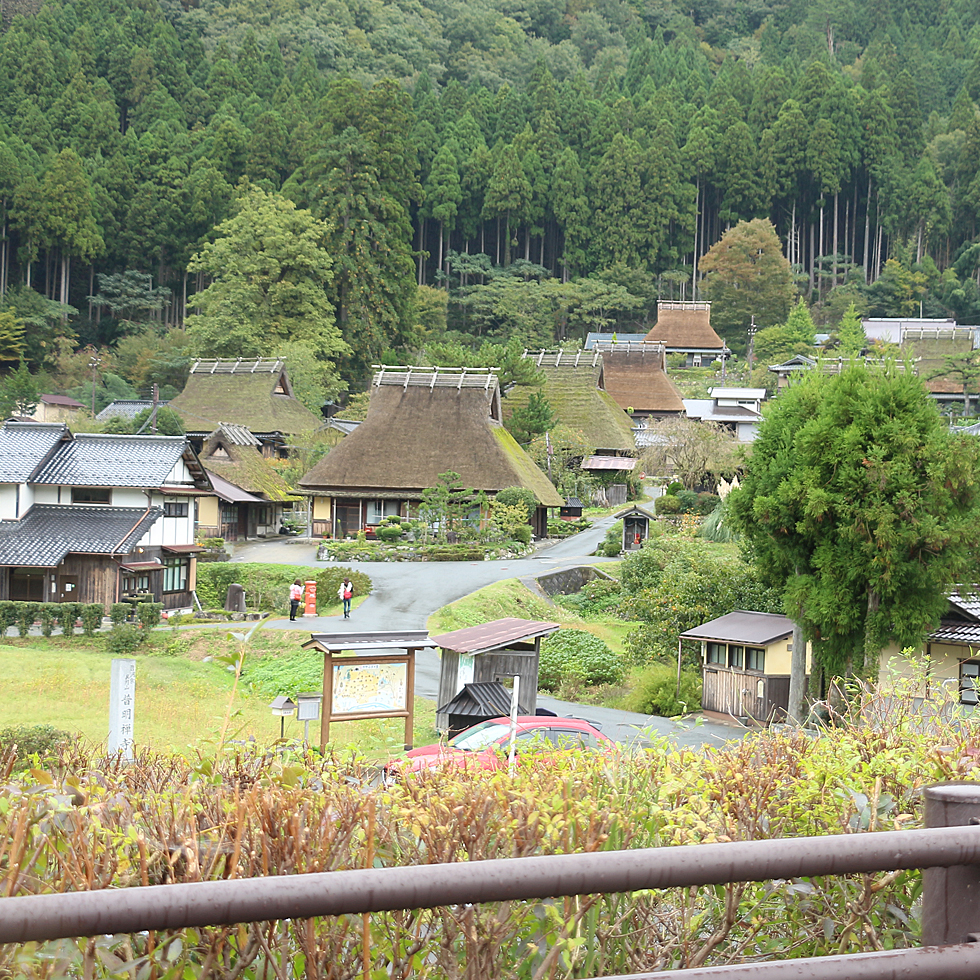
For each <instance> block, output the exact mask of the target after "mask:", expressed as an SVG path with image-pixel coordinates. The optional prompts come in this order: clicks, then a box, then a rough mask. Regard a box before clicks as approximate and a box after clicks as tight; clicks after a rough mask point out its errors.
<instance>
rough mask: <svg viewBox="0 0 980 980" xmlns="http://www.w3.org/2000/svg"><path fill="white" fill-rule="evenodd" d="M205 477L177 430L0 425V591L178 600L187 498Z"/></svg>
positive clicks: (184, 568)
mask: <svg viewBox="0 0 980 980" xmlns="http://www.w3.org/2000/svg"><path fill="white" fill-rule="evenodd" d="M209 491H210V483H209V482H208V478H207V474H206V473H205V472H204V470H203V468H202V467H201V465H200V463H199V462H198V460H197V457H196V455H195V454H194V452H193V450H192V449H191V447H190V446H189V445H188V443H187V440H186V439H185V438H184V437H183V436H124V435H104V434H99V433H78V434H77V435H72V433H71V432H70V431H69V430H68V427H67V426H65V425H53V424H45V423H18V422H7V423H6V424H5V425H4V426H3V428H2V429H0V598H5V599H22V600H34V601H55V602H61V601H77V602H100V603H102V604H103V605H105V606H108V605H109V604H110V603H113V602H117V601H119V600H120V598H121V597H122V596H124V595H135V594H143V595H145V596H147V597H148V598H149V599H152V600H154V601H160V602H163V603H164V605H165V606H166V607H167V608H181V607H188V606H190V604H191V593H192V590H193V588H194V572H195V557H194V554H195V552H196V551H198V550H200V549H199V548H198V547H197V546H196V545H195V544H194V521H195V499H196V498H197V497H198V496H200V495H202V494H204V493H207V492H209Z"/></svg>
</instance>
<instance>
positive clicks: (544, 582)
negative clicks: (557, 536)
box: [537, 565, 612, 595]
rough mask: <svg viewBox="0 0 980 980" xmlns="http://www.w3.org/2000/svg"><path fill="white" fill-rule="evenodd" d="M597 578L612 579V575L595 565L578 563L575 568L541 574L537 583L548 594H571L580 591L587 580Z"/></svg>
mask: <svg viewBox="0 0 980 980" xmlns="http://www.w3.org/2000/svg"><path fill="white" fill-rule="evenodd" d="M595 578H604V579H608V580H609V581H612V576H610V575H607V574H606V573H605V572H603V571H601V570H600V569H598V568H596V567H595V566H593V565H577V566H576V567H575V568H563V569H561V571H558V572H549V573H548V574H547V575H539V576H538V577H537V583H538V585H540V586H541V590H542V592H544V593H545V594H546V595H571V594H572V593H573V592H580V591H581V589H582V586H583V585H585V583H586V582H591V581H592V580H593V579H595Z"/></svg>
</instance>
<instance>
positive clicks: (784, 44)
mask: <svg viewBox="0 0 980 980" xmlns="http://www.w3.org/2000/svg"><path fill="white" fill-rule="evenodd" d="M2 15H3V34H2V37H0V231H2V236H0V238H2V241H0V294H2V295H3V297H4V300H0V357H2V358H4V359H5V360H6V364H7V365H8V366H10V367H12V366H14V365H16V364H17V363H18V361H21V360H22V361H23V362H24V364H25V365H26V366H27V368H29V369H30V371H31V372H34V373H35V374H37V373H41V374H42V375H44V374H47V375H48V377H49V378H54V379H55V382H54V386H55V387H57V388H60V390H63V391H75V392H77V393H79V396H80V397H81V396H84V391H85V384H86V383H89V384H91V382H90V381H88V379H89V377H90V375H92V376H94V374H95V371H94V370H93V371H92V372H90V371H89V370H88V369H89V367H90V366H91V365H92V360H91V350H94V352H95V354H96V355H97V356H96V360H98V371H99V376H100V378H101V384H100V390H99V401H100V404H101V403H102V402H103V401H108V400H110V399H111V397H113V395H117V396H120V395H121V396H126V395H129V397H133V394H129V393H130V392H133V393H134V394H135V392H137V391H139V393H140V394H143V393H145V391H146V389H147V388H148V387H149V386H150V385H151V384H152V383H154V382H156V383H159V384H161V385H162V386H164V388H165V393H172V392H171V389H173V390H176V389H178V388H179V387H180V386H181V384H182V383H183V379H184V378H185V377H186V370H187V365H188V363H189V360H190V358H191V357H192V356H236V357H237V356H246V357H247V356H257V355H260V354H261V355H271V354H277V353H280V354H286V355H288V356H290V358H291V360H290V364H291V365H292V366H293V371H294V373H295V375H296V382H297V388H298V390H300V391H302V392H303V393H304V395H305V400H307V401H308V403H314V402H321V403H322V401H323V399H324V398H329V397H334V396H335V395H336V394H337V393H338V392H339V391H341V390H342V389H343V387H344V385H345V384H346V383H348V382H350V383H356V382H358V381H363V379H364V377H365V375H366V372H367V371H368V369H369V366H370V364H371V363H373V362H376V361H377V360H378V359H381V358H384V359H386V360H389V361H393V362H395V363H405V362H407V361H413V360H416V361H417V360H418V359H420V358H424V357H426V356H429V357H430V358H431V357H432V356H433V354H432V351H433V350H437V351H441V354H442V358H443V362H444V363H445V362H446V361H448V360H451V359H452V356H455V357H456V358H457V359H459V358H460V357H465V356H467V355H465V353H463V352H465V351H466V350H467V349H468V348H476V347H478V346H479V344H480V343H482V342H483V341H486V340H490V341H493V342H494V343H497V344H499V343H506V342H507V341H511V342H516V343H518V344H520V345H528V346H551V345H554V344H556V343H560V342H564V341H568V340H571V341H574V340H576V339H577V340H581V339H582V338H583V337H584V333H585V331H587V330H589V329H606V330H619V331H638V330H643V331H645V330H646V329H648V328H649V325H650V324H651V323H652V321H653V319H654V318H655V316H656V301H657V298H658V297H662V298H675V299H700V298H704V299H712V298H715V299H716V307H717V309H715V310H713V311H712V321H713V323H714V324H715V325H716V326H717V328H718V329H719V332H721V333H722V334H723V335H724V336H725V339H726V340H727V341H728V343H729V344H730V346H731V347H732V348H733V349H734V350H736V351H737V352H741V351H744V349H745V344H746V330H747V328H748V326H749V320H750V316H751V314H752V313H753V312H756V311H754V310H751V309H750V308H749V307H748V306H745V307H744V308H742V307H740V308H738V309H733V308H729V306H730V304H728V303H727V302H726V303H725V304H723V303H722V302H721V300H722V297H724V296H725V295H726V294H725V293H724V292H723V291H721V290H720V289H716V290H715V291H714V293H713V286H714V285H716V284H714V283H713V273H709V274H708V275H707V278H705V277H704V269H703V268H702V267H701V263H702V261H703V260H704V259H705V256H706V253H708V252H709V250H710V249H711V248H712V246H715V245H716V243H717V242H718V241H719V239H720V238H721V237H722V235H724V234H725V233H726V231H729V229H736V228H737V227H739V222H743V221H744V222H748V221H752V219H757V218H762V219H768V220H769V221H771V222H772V225H773V226H774V228H775V231H776V234H777V235H778V237H779V241H780V244H781V248H782V252H783V255H784V256H785V260H786V261H788V263H789V266H788V269H789V273H790V275H791V276H792V285H793V288H792V293H793V294H795V293H797V292H798V293H799V294H801V295H803V296H804V297H805V298H806V300H807V302H808V304H810V307H811V311H812V314H813V319H814V321H815V322H816V323H817V324H818V325H822V326H823V327H824V328H825V329H827V330H828V331H831V332H832V331H834V330H835V329H836V328H837V325H838V324H839V323H840V321H841V319H842V317H843V316H844V314H845V311H846V310H847V309H848V308H849V307H850V306H851V304H854V310H856V311H857V312H858V314H862V315H878V316H900V315H920V311H921V315H924V316H936V317H947V316H948V317H955V318H956V319H957V320H958V321H959V322H961V323H975V322H980V321H978V319H977V318H978V316H980V286H978V284H980V237H978V232H980V229H978V215H980V110H978V106H977V102H978V100H980V8H978V5H977V3H976V2H970V0H950V2H949V3H946V4H935V3H925V2H922V0H808V2H803V0H785V2H777V0H769V2H765V3H763V2H760V0H747V2H735V0H693V2H691V3H688V4H684V5H681V4H675V3H674V2H673V0H644V2H640V0H566V3H564V4H557V3H548V2H544V0H524V2H522V3H515V2H514V0H465V2H464V0H395V2H389V3H381V2H378V0H327V2H321V3H311V2H305V0H304V2H297V0H283V2H280V3H277V4H275V5H272V4H266V3H260V2H252V3H248V4H243V3H233V2H230V0H229V2H224V3H219V2H216V0H200V2H197V0H181V2H176V0H77V2H69V0H47V2H43V3H40V4H38V3H35V2H32V0H8V2H6V3H4V5H3V7H2ZM757 224H758V223H757ZM713 261H714V262H715V265H713V266H712V265H711V264H710V263H705V264H706V265H707V266H708V267H709V268H715V269H717V256H715V257H714V258H713ZM792 301H793V296H792V295H788V294H787V295H786V298H785V301H781V302H780V303H777V304H775V305H774V306H773V307H772V310H771V311H770V312H767V313H764V314H763V315H762V316H761V317H760V316H757V317H756V325H757V326H761V327H767V326H773V325H775V324H776V323H778V322H781V320H782V319H784V318H785V317H786V315H787V314H788V313H789V310H790V307H791V304H792ZM852 315H853V311H852ZM86 345H88V346H89V348H90V351H89V352H88V353H86V352H84V351H83V353H82V354H78V353H77V351H78V350H79V349H80V348H84V347H85V346H86ZM426 349H428V351H429V353H428V354H426ZM498 350H499V348H498ZM453 351H455V355H453V354H452V352H453ZM166 386H170V388H167V387H166Z"/></svg>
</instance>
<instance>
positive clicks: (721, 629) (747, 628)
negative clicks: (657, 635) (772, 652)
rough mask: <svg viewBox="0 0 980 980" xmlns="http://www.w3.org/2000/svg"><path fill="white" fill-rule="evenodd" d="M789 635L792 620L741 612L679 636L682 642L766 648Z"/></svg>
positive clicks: (786, 617)
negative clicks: (746, 645)
mask: <svg viewBox="0 0 980 980" xmlns="http://www.w3.org/2000/svg"><path fill="white" fill-rule="evenodd" d="M792 632H793V620H791V619H790V618H789V617H788V616H780V615H779V614H778V613H763V612H748V611H746V610H744V609H739V610H736V611H735V612H730V613H728V614H727V615H725V616H719V617H718V618H717V619H712V620H711V622H709V623H704V624H702V625H701V626H695V627H694V629H690V630H687V631H685V632H684V633H681V634H680V636H681V638H682V639H685V640H719V641H722V642H724V643H750V644H753V645H755V646H766V644H768V643H774V642H775V641H776V640H778V639H780V638H782V637H784V636H789V635H790V634H792Z"/></svg>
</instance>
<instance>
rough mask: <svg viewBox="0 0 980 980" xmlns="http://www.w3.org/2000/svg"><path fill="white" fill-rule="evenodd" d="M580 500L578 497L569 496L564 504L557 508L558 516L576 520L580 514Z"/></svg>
mask: <svg viewBox="0 0 980 980" xmlns="http://www.w3.org/2000/svg"><path fill="white" fill-rule="evenodd" d="M582 506H583V505H582V501H581V500H579V499H578V497H569V498H568V500H566V501H565V506H564V507H561V508H559V510H558V516H559V517H560V518H561V519H562V520H563V521H576V520H578V519H579V518H580V517H581V516H582Z"/></svg>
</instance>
